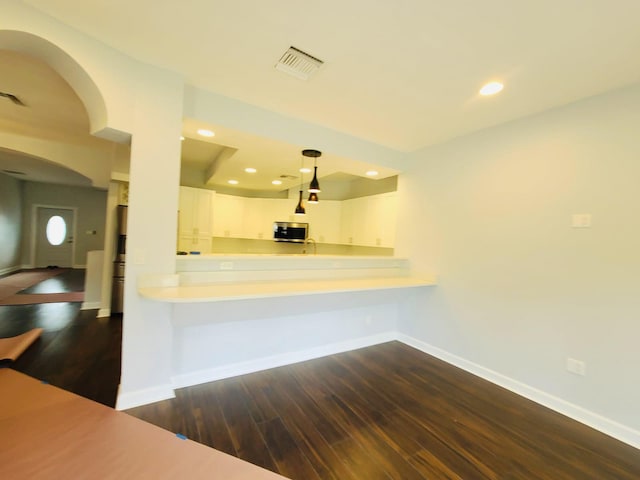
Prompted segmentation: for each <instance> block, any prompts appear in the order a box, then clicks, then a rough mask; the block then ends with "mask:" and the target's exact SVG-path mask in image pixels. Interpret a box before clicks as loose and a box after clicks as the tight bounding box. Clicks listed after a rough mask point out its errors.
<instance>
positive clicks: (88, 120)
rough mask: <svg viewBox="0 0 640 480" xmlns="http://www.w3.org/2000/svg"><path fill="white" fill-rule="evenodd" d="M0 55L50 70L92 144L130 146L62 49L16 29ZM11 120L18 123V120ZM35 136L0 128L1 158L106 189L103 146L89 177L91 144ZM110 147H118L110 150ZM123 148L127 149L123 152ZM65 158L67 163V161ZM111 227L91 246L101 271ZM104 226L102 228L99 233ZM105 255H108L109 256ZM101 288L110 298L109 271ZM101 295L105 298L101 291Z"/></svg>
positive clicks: (4, 36)
mask: <svg viewBox="0 0 640 480" xmlns="http://www.w3.org/2000/svg"><path fill="white" fill-rule="evenodd" d="M2 51H4V52H14V53H17V54H20V55H22V56H23V57H29V58H32V59H36V60H38V61H39V62H41V63H43V64H46V65H47V66H48V67H49V68H50V70H51V71H53V72H55V74H56V75H57V76H59V77H61V78H62V79H63V80H64V82H66V84H68V85H67V87H69V88H70V89H71V90H73V92H74V94H75V95H76V100H75V101H76V103H81V105H82V109H83V113H84V114H85V115H84V116H83V119H84V120H83V125H84V135H85V136H86V137H87V138H93V137H95V138H94V140H95V142H97V143H98V144H99V143H100V142H102V144H103V145H104V144H111V143H112V142H120V143H125V144H126V143H128V142H129V139H130V136H129V135H128V134H123V133H122V132H119V131H116V130H114V129H111V128H109V127H107V107H106V103H105V100H104V98H103V95H102V94H101V92H100V90H99V89H98V87H97V85H96V83H95V82H94V81H93V80H92V79H91V77H90V76H89V74H88V73H87V71H86V70H85V69H84V68H83V67H82V66H81V65H80V64H79V63H78V62H77V61H75V60H74V59H73V58H72V57H71V56H70V55H68V54H67V53H66V52H65V51H64V50H63V49H61V48H59V47H58V46H56V45H54V44H53V43H51V42H49V41H48V40H45V39H44V38H42V37H39V36H37V35H33V34H30V33H26V32H22V31H15V30H0V52H2ZM15 66H16V68H19V65H17V64H16V65H15ZM3 100H4V99H3ZM78 100H79V102H78ZM16 118H19V116H17V117H16ZM14 120H15V119H14ZM6 125H7V124H6V123H5V124H3V125H0V127H2V126H6ZM34 131H35V129H34V128H33V125H31V126H29V125H25V126H24V128H23V129H22V131H20V129H14V130H11V129H7V130H2V129H1V128H0V150H4V152H5V153H7V151H8V150H11V151H12V154H13V155H14V156H20V155H21V159H25V158H29V159H30V160H31V159H33V160H35V159H37V158H39V159H41V160H43V161H44V162H43V165H44V164H45V163H47V162H48V164H49V165H53V164H56V165H58V166H59V167H61V168H60V171H62V172H63V173H64V172H65V171H66V172H67V173H68V175H67V179H68V180H69V181H71V180H73V179H74V178H75V179H76V180H77V184H76V185H77V186H81V187H89V186H93V187H96V186H98V187H100V188H101V189H103V190H104V189H106V188H109V187H110V185H109V178H110V176H111V162H109V161H108V160H109V158H110V155H112V152H111V151H110V150H109V147H108V145H107V146H106V147H105V148H103V150H104V154H103V155H102V156H101V155H96V156H95V157H93V158H92V160H96V163H100V161H101V160H102V159H104V160H105V161H104V162H102V163H103V165H102V167H100V168H97V169H95V170H96V175H93V176H92V175H91V173H93V172H89V173H88V170H90V169H87V168H86V165H83V163H84V164H87V163H89V158H91V155H90V154H88V152H90V149H91V148H92V147H93V146H94V145H93V144H87V141H85V142H84V144H83V142H82V141H79V142H78V143H73V142H71V141H70V140H69V138H66V137H64V136H63V135H62V134H61V133H60V132H47V134H46V135H45V136H43V137H40V138H38V137H36V136H35V135H33V136H30V134H33V133H34ZM95 142H94V143H95ZM67 145H69V146H70V147H71V148H69V150H68V151H67V150H65V148H64V147H65V146H67ZM113 148H114V149H115V148H118V147H117V146H114V147H113ZM124 148H127V150H128V147H124ZM127 156H128V153H127ZM65 157H66V158H68V159H69V160H68V161H66V158H65ZM74 162H75V163H74ZM65 169H66V170H65ZM16 170H17V169H16ZM18 173H21V172H18ZM98 177H99V178H100V180H101V182H100V183H99V184H96V178H98ZM88 178H91V181H90V182H88V181H87V180H88ZM105 180H106V181H105ZM103 193H104V192H103ZM104 195H105V197H106V196H107V195H106V194H104ZM105 203H106V200H105ZM107 210H108V209H107ZM102 211H103V212H105V208H104V207H102ZM105 213H107V219H108V212H105ZM110 223H111V225H110ZM113 223H114V222H113V221H111V222H109V221H105V222H104V223H103V224H102V225H99V227H100V229H101V230H103V231H104V232H105V233H104V239H105V241H104V242H103V244H100V245H98V246H97V248H96V247H94V249H96V250H100V249H103V250H105V261H104V262H103V265H104V266H106V267H111V260H112V259H111V258H110V257H111V252H112V251H113V240H112V239H111V238H110V237H111V230H113ZM103 226H104V228H102V227H103ZM80 230H81V233H82V234H85V233H87V232H86V228H85V229H82V228H81V229H80ZM94 234H95V232H94ZM87 235H89V233H87ZM108 240H109V241H108ZM108 243H111V246H109V245H108ZM109 247H110V248H109ZM23 248H24V246H23ZM108 250H110V252H109V251H108ZM81 263H82V262H81ZM105 277H106V279H107V281H106V282H105V280H104V278H105ZM102 284H103V285H107V286H108V288H109V291H108V292H107V294H106V296H107V298H108V297H109V296H110V295H109V293H110V286H111V272H110V271H109V272H105V274H104V275H102ZM102 290H103V293H104V288H103V289H102ZM103 297H104V295H103ZM101 303H102V304H104V303H106V304H107V305H108V303H109V302H108V300H107V302H104V301H103V302H101Z"/></svg>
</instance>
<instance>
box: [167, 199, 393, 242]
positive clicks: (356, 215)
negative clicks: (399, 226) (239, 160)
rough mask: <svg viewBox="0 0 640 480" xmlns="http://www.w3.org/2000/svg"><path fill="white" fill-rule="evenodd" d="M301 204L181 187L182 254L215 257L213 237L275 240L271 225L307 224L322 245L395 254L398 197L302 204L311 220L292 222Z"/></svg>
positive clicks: (306, 218) (304, 218)
mask: <svg viewBox="0 0 640 480" xmlns="http://www.w3.org/2000/svg"><path fill="white" fill-rule="evenodd" d="M296 203H297V198H295V199H294V198H287V199H275V198H245V197H237V196H234V195H225V194H219V193H215V192H213V191H212V190H203V189H198V188H191V187H180V217H179V235H178V248H179V250H184V251H194V250H195V251H200V252H202V253H208V252H210V251H211V242H212V237H228V238H248V239H256V240H271V239H272V238H273V222H276V221H293V222H304V223H308V224H309V237H311V238H313V239H314V240H315V241H316V242H318V243H343V244H347V245H361V246H369V247H387V248H393V246H394V243H395V232H396V213H397V212H396V208H397V207H396V194H395V192H391V193H384V194H380V195H372V196H368V197H360V198H354V199H350V200H345V201H337V200H320V203H317V204H309V203H308V202H306V201H305V202H304V204H305V209H306V211H307V214H306V215H304V216H300V217H297V216H294V215H293V211H294V209H295V206H296Z"/></svg>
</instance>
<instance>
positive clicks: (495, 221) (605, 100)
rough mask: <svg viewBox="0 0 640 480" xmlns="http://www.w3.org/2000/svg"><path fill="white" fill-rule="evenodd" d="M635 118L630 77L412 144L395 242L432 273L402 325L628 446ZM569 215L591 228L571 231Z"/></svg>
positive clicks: (638, 320)
mask: <svg viewBox="0 0 640 480" xmlns="http://www.w3.org/2000/svg"><path fill="white" fill-rule="evenodd" d="M639 125H640V86H636V87H633V88H629V89H625V90H621V91H616V92H613V93H610V94H607V95H603V96H599V97H595V98H592V99H588V100H585V101H581V102H579V103H575V104H573V105H569V106H567V107H564V108H560V109H556V110H553V111H550V112H548V113H544V114H541V115H537V116H533V117H530V118H527V119H524V120H521V121H516V122H512V123H509V124H506V125H503V126H500V127H496V128H491V129H488V130H485V131H482V132H480V133H477V134H474V135H469V136H466V137H462V138H459V139H457V140H454V141H452V142H450V143H447V144H445V145H441V146H437V147H433V148H428V149H425V150H423V151H420V152H417V153H416V154H414V155H412V158H413V164H412V166H411V167H410V168H409V169H408V172H407V173H406V174H405V175H402V176H401V178H400V182H399V188H398V190H399V193H400V205H399V210H400V211H401V212H403V213H402V218H401V219H400V227H399V228H400V229H399V234H398V244H397V250H396V252H397V254H398V255H409V256H410V258H411V261H412V265H413V266H414V267H415V268H416V269H418V270H431V269H433V270H434V271H435V272H437V273H438V274H439V281H438V287H437V288H436V289H433V290H431V291H429V293H428V294H427V295H425V297H424V298H423V299H422V300H421V301H420V302H418V303H417V304H415V305H412V306H407V308H406V309H405V312H404V314H403V316H402V319H401V327H400V330H401V331H402V332H403V333H405V334H407V335H409V336H411V337H413V338H416V339H418V340H419V341H421V342H424V343H425V344H427V345H430V346H432V347H436V348H438V349H441V351H444V352H446V353H448V354H452V355H454V356H457V358H459V359H462V360H463V361H465V362H471V363H469V364H474V365H476V366H478V367H480V368H481V369H488V370H491V371H493V372H496V373H497V374H500V375H504V376H506V377H508V378H509V379H512V380H515V381H516V382H521V383H522V384H524V385H526V386H527V388H528V387H532V388H533V389H538V390H539V391H541V398H542V397H544V396H545V395H547V394H548V395H550V396H552V397H555V399H557V400H558V401H559V402H558V403H559V404H560V403H562V402H563V401H564V402H569V403H570V404H572V406H570V408H569V409H571V408H573V407H574V406H575V407H578V408H576V409H574V411H573V413H576V412H578V411H579V409H580V408H582V409H586V410H587V411H588V412H583V413H584V414H585V416H587V417H590V418H591V419H592V420H593V419H594V418H596V417H597V416H598V415H600V416H602V417H605V419H608V420H611V421H612V422H613V423H611V422H610V423H609V426H611V425H613V424H614V423H615V422H618V423H619V424H622V425H619V427H620V431H618V432H616V433H618V434H620V432H623V434H624V430H625V429H635V432H634V431H631V430H628V431H627V433H629V438H632V441H635V443H636V444H640V433H639V431H640V409H639V408H638V406H639V405H640V382H638V381H637V376H638V373H637V367H638V365H640V348H638V339H639V338H640V301H639V300H638V299H639V298H640V281H639V280H638V272H639V271H640V188H638V181H639V179H640V161H639V160H640V143H639V142H640V140H639V137H638V126H639ZM580 213H588V214H591V215H592V222H593V223H592V227H591V228H586V229H577V228H571V222H572V215H573V214H580ZM567 357H572V358H575V359H578V360H582V361H584V362H586V365H587V375H586V376H585V377H581V376H576V375H574V374H571V373H569V372H567V370H566V366H565V362H566V359H567ZM551 403H553V402H551ZM578 413H579V412H578ZM592 414H593V415H592ZM592 423H597V422H592ZM605 423H606V422H605ZM614 427H615V425H614ZM614 429H615V428H614Z"/></svg>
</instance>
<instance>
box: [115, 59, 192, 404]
mask: <svg viewBox="0 0 640 480" xmlns="http://www.w3.org/2000/svg"><path fill="white" fill-rule="evenodd" d="M137 85H138V87H137V91H136V104H135V114H134V123H133V132H132V143H131V170H130V184H129V210H128V224H127V262H126V267H125V292H124V317H123V339H122V340H123V341H122V378H121V384H120V393H119V396H118V405H117V407H118V408H119V409H124V408H128V407H131V406H134V405H140V404H143V403H149V402H153V401H158V400H160V399H163V398H170V397H172V396H173V386H172V384H171V351H172V335H173V332H172V327H171V307H170V306H169V305H167V304H163V303H160V302H151V301H148V300H144V299H142V298H141V297H140V296H139V295H138V293H137V280H138V277H139V276H140V275H142V274H145V275H149V274H160V275H162V274H172V273H174V272H175V252H176V229H177V211H178V178H179V176H180V133H181V129H182V96H183V91H182V89H183V83H182V79H181V78H180V77H179V76H177V75H175V74H172V73H170V72H167V71H164V70H160V69H155V68H151V67H140V72H139V78H138V82H137Z"/></svg>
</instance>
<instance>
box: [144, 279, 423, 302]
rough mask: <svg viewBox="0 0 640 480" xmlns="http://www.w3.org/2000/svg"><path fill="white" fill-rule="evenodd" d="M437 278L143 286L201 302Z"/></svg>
mask: <svg viewBox="0 0 640 480" xmlns="http://www.w3.org/2000/svg"><path fill="white" fill-rule="evenodd" d="M435 284H436V282H435V279H434V278H416V277H409V276H397V277H376V278H336V279H322V280H309V279H296V280H285V281H282V280H279V281H260V282H247V281H245V282H233V283H216V284H205V285H180V286H170V287H141V288H139V289H138V292H139V293H140V295H141V296H143V297H144V298H148V299H152V300H157V301H162V302H169V303H199V302H218V301H227V300H243V299H249V298H272V297H287V296H297V295H317V294H326V293H341V292H357V291H367V290H387V289H397V288H410V287H426V286H431V285H435Z"/></svg>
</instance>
